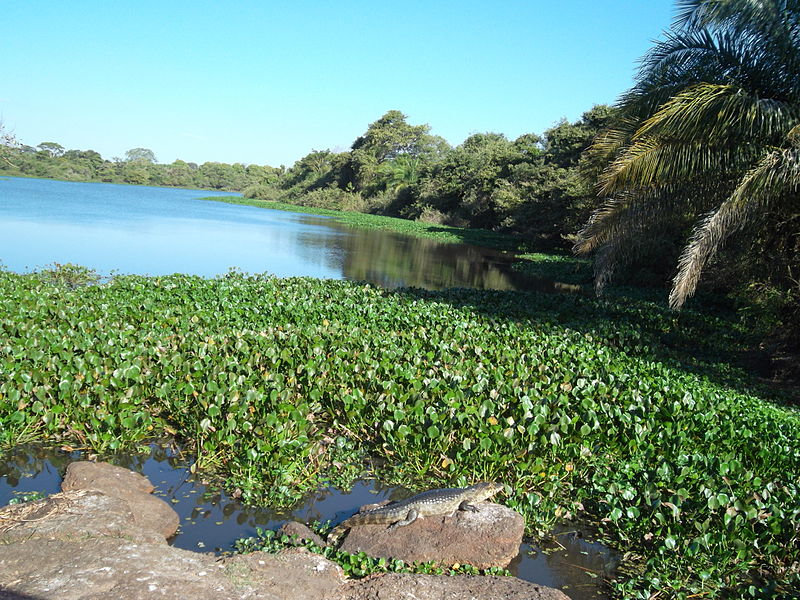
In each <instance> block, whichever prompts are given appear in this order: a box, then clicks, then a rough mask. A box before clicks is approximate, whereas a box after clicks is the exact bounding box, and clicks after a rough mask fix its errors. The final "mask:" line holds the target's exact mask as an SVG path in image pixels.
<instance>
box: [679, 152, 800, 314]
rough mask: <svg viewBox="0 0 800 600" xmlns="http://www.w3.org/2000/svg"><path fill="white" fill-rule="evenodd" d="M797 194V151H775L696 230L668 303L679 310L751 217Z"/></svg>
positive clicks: (799, 168) (799, 159)
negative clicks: (712, 260) (714, 259)
mask: <svg viewBox="0 0 800 600" xmlns="http://www.w3.org/2000/svg"><path fill="white" fill-rule="evenodd" d="M798 194H800V149H798V148H790V149H788V150H776V151H773V152H771V153H770V154H769V155H768V156H766V157H765V158H764V159H763V160H762V161H761V163H760V164H759V165H758V166H757V167H755V168H754V169H752V170H751V171H750V172H749V173H748V174H747V176H746V177H745V178H744V179H743V180H742V182H741V184H740V185H739V187H737V188H736V190H735V191H734V192H733V194H731V196H730V197H729V198H728V199H727V200H726V201H725V202H723V203H722V204H721V205H720V206H719V208H718V209H717V210H716V211H714V212H713V213H711V214H709V215H707V216H706V217H705V218H704V219H703V220H702V221H701V222H700V224H699V225H698V226H697V228H696V229H695V232H694V234H693V235H692V239H691V241H690V242H689V245H688V246H686V249H685V250H684V251H683V253H682V254H681V257H680V261H679V269H678V274H677V276H676V277H675V280H674V282H673V287H672V291H671V292H670V297H669V302H670V306H671V307H672V308H680V307H681V306H682V305H683V304H684V302H685V301H686V300H687V298H689V297H691V296H692V295H693V294H694V291H695V290H696V289H697V284H698V282H699V281H700V275H701V273H702V271H703V267H705V265H706V263H707V262H708V260H709V259H710V258H711V257H712V256H713V255H714V254H715V253H716V252H717V251H718V250H719V249H720V248H721V247H722V245H723V243H724V242H725V240H726V239H727V238H728V237H729V236H730V235H731V234H732V233H734V232H735V231H736V230H738V229H740V228H742V227H743V226H744V225H745V224H746V223H747V222H748V220H750V219H751V218H752V217H753V215H754V214H756V213H761V212H762V211H763V209H764V208H766V207H768V206H769V205H770V204H772V203H773V202H775V201H777V200H779V199H781V198H782V197H784V196H786V195H793V196H795V197H797V195H798Z"/></svg>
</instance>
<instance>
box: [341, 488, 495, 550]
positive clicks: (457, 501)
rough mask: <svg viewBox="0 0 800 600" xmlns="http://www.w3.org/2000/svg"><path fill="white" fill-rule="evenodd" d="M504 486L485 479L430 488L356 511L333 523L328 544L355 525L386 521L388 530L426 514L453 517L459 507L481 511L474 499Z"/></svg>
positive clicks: (483, 497)
mask: <svg viewBox="0 0 800 600" xmlns="http://www.w3.org/2000/svg"><path fill="white" fill-rule="evenodd" d="M502 489H503V485H502V484H500V483H487V482H483V481H482V482H480V483H476V484H475V485H472V486H470V487H467V488H446V489H439V490H428V491H427V492H422V493H421V494H417V495H416V496H412V497H411V498H407V499H405V500H399V501H397V502H392V503H390V504H386V505H384V506H380V507H378V508H373V509H371V510H367V511H364V512H361V513H357V514H355V515H353V516H352V517H350V518H349V519H346V520H344V521H343V522H342V523H341V524H339V525H337V526H336V527H334V529H333V531H331V533H330V534H329V535H328V544H331V545H333V544H335V543H336V542H337V541H338V539H339V538H340V537H341V536H342V534H343V533H344V532H345V531H346V530H348V529H350V528H351V527H353V526H355V525H372V524H381V523H385V524H387V525H389V528H388V530H389V531H393V530H395V529H397V528H398V527H403V526H404V525H409V524H411V523H413V522H414V521H416V520H417V519H422V518H424V517H434V516H439V515H447V516H451V517H452V516H453V515H455V514H456V511H459V510H468V511H471V512H478V507H477V506H475V505H474V504H473V503H475V502H483V501H484V500H486V499H487V498H489V497H491V496H493V495H495V494H496V493H497V492H499V491H500V490H502Z"/></svg>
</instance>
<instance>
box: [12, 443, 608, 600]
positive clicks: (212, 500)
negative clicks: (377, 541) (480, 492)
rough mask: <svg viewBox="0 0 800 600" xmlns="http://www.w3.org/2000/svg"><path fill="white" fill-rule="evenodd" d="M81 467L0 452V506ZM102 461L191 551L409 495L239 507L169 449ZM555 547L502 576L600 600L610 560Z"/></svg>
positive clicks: (54, 453)
mask: <svg viewBox="0 0 800 600" xmlns="http://www.w3.org/2000/svg"><path fill="white" fill-rule="evenodd" d="M84 459H85V457H84V456H83V455H82V454H81V453H80V452H76V451H71V450H59V449H51V448H44V447H41V446H38V445H27V446H19V447H17V448H14V449H12V450H11V451H8V452H6V453H5V454H3V455H2V456H0V506H3V505H5V504H6V503H8V501H9V500H10V499H11V498H13V497H14V496H15V495H17V494H20V493H25V492H41V493H44V494H54V493H57V492H59V491H60V490H61V481H62V479H63V476H64V473H65V472H66V469H67V466H68V465H69V463H70V462H73V461H76V460H84ZM104 459H105V460H108V461H109V462H111V463H113V464H116V465H119V466H122V467H125V468H128V469H131V470H132V471H136V472H137V473H142V474H143V475H145V476H146V477H147V478H148V479H149V480H150V481H151V482H152V483H153V485H154V486H155V487H156V491H155V494H156V495H158V496H160V497H161V498H163V499H164V500H165V501H167V502H168V503H169V504H170V506H172V508H173V509H174V510H175V511H176V512H177V513H178V515H179V517H180V523H181V525H180V529H179V531H178V535H176V536H175V537H174V538H172V539H171V540H170V543H171V544H172V545H174V546H176V547H178V548H184V549H187V550H195V551H214V552H222V551H226V550H231V549H232V547H233V544H234V542H235V541H236V540H237V539H238V538H241V537H247V536H252V535H255V534H256V529H257V528H261V529H277V528H278V527H279V526H280V525H281V524H282V523H284V522H285V521H287V520H295V521H300V522H303V523H312V522H314V521H319V522H325V521H329V520H330V521H333V522H334V523H338V522H340V521H342V520H344V519H345V518H347V517H349V516H350V515H352V514H353V513H354V512H356V510H357V509H358V507H359V506H363V505H364V504H372V503H375V502H381V501H383V500H398V499H401V498H404V497H407V496H408V495H409V492H408V491H407V490H404V489H402V488H396V487H391V486H387V485H385V484H382V483H380V482H378V481H376V480H374V479H363V480H361V481H358V482H356V483H355V485H354V486H353V488H352V489H351V490H349V491H347V492H344V491H341V490H337V489H335V488H326V489H322V490H318V491H317V492H315V493H313V494H310V495H309V496H308V497H306V498H305V499H304V500H303V502H302V503H300V504H299V505H298V506H296V507H294V508H293V509H291V510H284V511H280V510H273V509H270V508H265V507H255V506H245V505H244V504H242V503H241V502H239V501H238V500H237V499H235V498H232V497H230V496H229V495H228V494H226V493H225V492H223V491H221V490H219V489H218V488H216V487H214V486H210V485H208V484H207V483H205V482H203V480H202V478H201V477H199V476H197V475H194V474H192V473H191V472H190V471H189V465H190V464H191V462H192V459H191V457H189V456H186V455H184V454H183V453H182V452H181V450H180V448H178V447H176V446H175V445H173V444H168V443H166V444H153V445H152V446H151V447H150V452H149V454H123V453H121V454H116V455H114V456H111V457H104ZM555 539H557V540H558V543H557V544H554V545H553V547H552V548H547V549H536V548H532V547H531V546H530V545H529V544H523V545H522V547H521V549H520V554H519V556H518V557H517V558H516V559H514V561H513V562H512V563H511V565H510V566H509V570H510V571H511V572H512V573H513V574H515V575H516V576H518V577H520V578H522V579H525V580H528V581H532V582H534V583H538V584H541V585H547V586H550V587H555V588H558V589H563V590H564V591H565V592H566V593H567V594H568V595H569V596H570V598H572V600H596V599H600V598H607V597H608V595H607V592H606V590H605V588H604V587H603V584H602V581H603V577H604V576H606V575H608V574H609V573H610V571H611V569H612V568H613V566H614V565H615V564H616V560H617V558H616V556H615V555H614V553H613V552H611V551H610V550H609V549H608V548H606V547H604V546H602V545H601V544H598V543H593V542H590V541H587V540H586V539H585V538H584V537H583V536H582V535H580V534H579V533H578V532H575V531H562V532H561V533H558V534H557V535H556V536H555ZM595 575H597V577H594V576H595Z"/></svg>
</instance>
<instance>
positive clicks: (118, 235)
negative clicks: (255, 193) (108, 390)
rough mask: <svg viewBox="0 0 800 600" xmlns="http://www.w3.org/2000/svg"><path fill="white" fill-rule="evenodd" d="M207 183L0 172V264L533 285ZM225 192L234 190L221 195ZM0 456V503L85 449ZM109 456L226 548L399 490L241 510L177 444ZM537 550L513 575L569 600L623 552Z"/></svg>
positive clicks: (444, 251)
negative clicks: (175, 185)
mask: <svg viewBox="0 0 800 600" xmlns="http://www.w3.org/2000/svg"><path fill="white" fill-rule="evenodd" d="M214 195H222V194H215V193H213V192H208V191H200V190H184V189H168V188H153V187H143V186H126V185H114V184H98V183H70V182H61V181H51V180H43V179H24V178H15V177H10V178H0V265H2V266H3V267H4V268H7V269H10V270H13V271H17V272H24V271H28V270H33V269H37V268H42V267H45V266H47V265H50V264H52V263H54V262H55V263H67V262H71V263H76V264H80V265H84V266H87V267H90V268H93V269H95V270H97V271H98V272H100V273H102V274H106V275H108V274H112V273H115V272H116V273H124V274H127V273H136V274H149V275H163V274H169V273H175V272H182V273H191V274H196V275H202V276H207V277H213V276H216V275H221V274H224V273H226V272H227V271H228V270H229V269H230V268H231V267H237V268H239V269H242V270H244V271H248V272H254V273H261V272H270V273H273V274H275V275H278V276H281V277H288V276H311V277H319V278H332V279H351V280H358V281H369V282H372V283H375V284H377V285H380V286H382V287H387V288H393V287H399V286H415V287H422V288H427V289H441V288H447V287H473V288H491V289H529V288H539V287H540V286H541V282H540V281H537V280H533V279H526V278H525V277H524V276H523V275H521V274H520V273H517V272H515V271H514V270H513V269H512V268H511V264H512V262H513V258H511V257H509V256H507V255H505V254H502V253H499V252H496V251H494V250H490V249H486V248H479V247H475V246H469V245H456V244H442V243H438V242H435V241H431V240H427V239H419V238H413V237H409V236H404V235H400V234H394V233H388V232H384V231H368V230H359V229H353V228H349V227H346V226H343V225H341V224H339V223H337V222H336V221H335V220H333V219H329V218H324V217H318V216H313V215H306V214H300V213H290V212H283V211H278V210H267V209H263V208H256V207H250V206H243V205H234V204H224V203H217V202H209V201H207V200H201V199H200V198H202V197H208V196H214ZM225 195H230V194H225ZM0 456H2V459H0V506H3V505H5V504H6V503H7V502H8V501H9V500H10V499H11V498H13V497H14V496H15V495H16V494H20V493H24V492H32V491H35V492H42V493H45V494H51V493H55V492H58V491H59V490H60V487H59V486H60V483H61V479H62V477H63V474H64V471H65V469H66V466H67V464H69V462H71V461H74V460H81V459H82V455H81V454H80V453H79V452H64V451H60V450H57V449H47V448H40V447H33V446H26V447H20V448H17V449H15V450H13V451H11V452H8V453H4V454H2V455H0ZM110 460H111V462H114V463H115V464H118V465H120V466H124V467H127V468H130V469H132V470H134V471H137V472H140V473H143V474H144V475H146V476H147V477H148V478H149V479H150V480H151V481H152V482H153V484H154V485H156V486H157V493H158V494H159V495H161V496H162V497H164V499H165V500H167V501H168V502H170V504H171V505H172V506H173V508H174V509H175V510H177V511H178V513H179V514H180V517H181V524H182V525H181V529H180V532H179V534H178V535H177V536H175V538H173V540H172V543H173V544H174V545H176V546H178V547H181V548H185V549H191V550H197V551H214V552H222V551H227V550H231V549H232V547H233V542H234V541H235V540H236V539H238V538H240V537H246V536H251V535H254V534H255V533H256V528H262V529H268V528H277V527H278V526H279V525H280V523H282V522H284V521H286V520H290V519H293V520H298V521H302V522H306V523H309V522H312V521H315V520H318V521H326V520H332V521H334V522H338V521H341V520H342V519H344V518H345V517H347V516H349V515H350V514H352V513H354V512H355V511H356V509H357V508H358V507H359V506H361V505H363V504H368V503H373V502H378V501H381V500H383V499H398V498H400V497H403V493H404V491H403V490H401V489H396V488H391V487H386V486H383V485H381V484H379V483H378V482H376V481H375V480H371V479H365V480H363V481H359V482H358V483H357V484H356V485H355V486H354V487H353V489H352V490H338V489H334V488H328V489H324V490H320V491H319V492H318V493H316V494H314V495H312V496H310V497H308V498H306V499H305V501H304V502H303V503H302V504H300V505H299V506H297V507H295V508H294V509H293V510H291V511H288V512H280V511H275V510H271V509H269V508H264V507H252V506H245V505H243V504H242V503H240V502H239V501H238V500H235V499H233V498H231V497H229V496H227V495H226V494H225V493H224V492H221V491H220V490H218V489H212V488H210V487H208V486H207V485H206V484H205V483H203V481H202V480H200V479H199V478H197V477H196V476H194V475H192V474H191V473H190V472H189V469H188V465H189V464H190V463H189V462H188V459H187V457H185V456H183V455H182V454H181V453H180V452H179V451H177V450H176V449H175V448H171V447H165V446H159V445H153V447H152V451H151V454H150V455H149V456H141V455H117V456H115V457H112V458H111V459H110ZM554 539H556V540H558V541H557V542H556V543H555V544H554V545H553V547H552V548H549V549H547V550H546V551H543V550H541V549H538V550H537V549H534V548H531V547H530V546H529V545H527V544H524V545H523V546H522V548H521V549H520V555H519V557H518V558H517V559H516V560H515V561H514V562H513V563H512V565H511V567H510V569H511V570H512V572H513V573H515V574H516V575H518V576H519V577H522V578H523V579H527V580H529V581H533V582H536V583H539V584H542V585H548V586H551V587H556V588H560V589H563V590H564V591H566V592H567V593H568V594H569V595H570V597H571V598H573V600H583V599H589V598H591V599H597V598H603V597H605V591H604V589H603V585H602V580H603V577H604V576H605V575H607V574H608V572H609V571H610V570H611V569H612V568H613V566H614V563H615V557H614V556H613V554H612V553H611V552H610V551H609V550H608V549H607V548H604V547H603V546H602V545H600V544H597V543H593V542H590V541H588V540H587V539H585V538H584V537H583V536H582V535H580V534H579V533H578V532H575V531H563V532H561V533H558V534H557V535H556V536H555V538H554Z"/></svg>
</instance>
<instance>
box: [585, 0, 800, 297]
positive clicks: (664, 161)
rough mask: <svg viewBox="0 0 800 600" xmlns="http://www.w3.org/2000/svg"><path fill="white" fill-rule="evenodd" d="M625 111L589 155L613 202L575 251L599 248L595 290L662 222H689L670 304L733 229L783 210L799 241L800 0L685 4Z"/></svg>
mask: <svg viewBox="0 0 800 600" xmlns="http://www.w3.org/2000/svg"><path fill="white" fill-rule="evenodd" d="M618 106H619V108H620V109H621V110H620V114H621V118H620V119H619V121H618V122H616V123H615V125H613V126H612V127H611V128H610V129H608V130H607V131H606V132H605V133H603V134H602V135H601V136H599V137H598V138H597V139H596V140H595V143H594V145H593V147H592V148H591V152H592V153H593V154H594V155H595V158H597V157H601V158H604V159H605V160H607V161H608V165H609V166H608V167H607V168H606V170H605V171H604V172H603V174H602V175H601V177H600V194H601V196H603V197H605V203H604V204H603V205H602V206H601V208H599V209H598V210H597V211H596V212H595V213H594V215H593V216H592V217H591V219H590V220H589V222H588V223H587V224H586V225H585V226H584V228H583V229H582V230H581V232H580V233H579V235H578V242H577V243H576V246H575V250H576V251H577V252H578V253H589V252H596V253H597V256H596V261H595V285H596V287H597V290H598V292H601V291H602V289H603V286H604V285H605V284H606V283H607V282H608V281H609V279H610V277H611V276H612V274H613V273H614V271H615V269H617V268H618V266H619V265H620V264H624V263H625V262H626V261H628V260H630V258H631V257H632V256H633V255H634V254H635V253H636V251H637V249H639V248H641V246H642V244H643V243H645V241H646V240H648V239H650V240H652V239H653V237H654V231H655V232H657V231H658V228H659V227H662V226H664V225H665V224H674V223H675V222H676V221H677V222H682V220H688V221H689V222H690V223H691V224H693V231H692V233H691V235H690V236H689V239H688V242H687V243H686V246H685V247H684V249H683V251H682V253H681V256H680V259H679V262H678V273H677V275H676V276H675V279H674V280H673V286H672V291H671V293H670V298H669V300H670V306H672V307H673V308H680V307H681V306H682V305H683V304H684V302H685V301H686V300H687V298H689V297H690V296H691V295H692V294H693V293H694V291H695V289H696V288H697V285H698V282H699V280H700V276H701V274H702V271H703V268H704V267H705V266H706V264H707V263H708V261H709V260H710V259H711V258H712V257H714V255H715V254H716V253H717V252H718V251H719V250H720V249H721V248H722V246H723V244H724V242H725V241H726V240H727V239H728V238H729V237H730V236H731V235H733V234H734V233H738V234H740V236H742V237H744V236H747V235H748V234H749V235H751V236H752V235H754V234H755V232H756V228H755V225H756V224H758V223H759V222H760V223H762V224H763V223H765V219H766V220H767V221H768V220H769V219H770V218H775V215H779V214H780V215H783V217H784V225H785V224H786V219H788V220H789V223H790V225H789V231H790V232H791V234H792V235H798V234H800V214H797V213H798V212H799V211H798V206H800V202H799V201H798V199H799V198H800V0H680V1H679V2H678V16H677V18H676V20H675V22H674V24H673V27H672V29H671V30H670V31H669V32H668V33H667V34H666V37H665V39H664V40H663V41H660V42H658V43H656V45H655V46H654V47H653V48H652V49H651V50H650V52H649V53H648V54H647V55H646V56H645V57H644V59H643V61H642V66H641V69H640V71H639V75H638V77H637V81H636V84H635V85H634V87H633V88H632V89H631V90H629V91H628V92H627V93H625V94H624V95H623V96H622V98H621V99H620V101H619V103H618ZM787 215H788V216H787ZM783 232H784V234H785V233H786V228H785V227H784V229H783ZM796 239H800V238H796ZM796 258H797V256H796V254H795V259H796Z"/></svg>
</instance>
